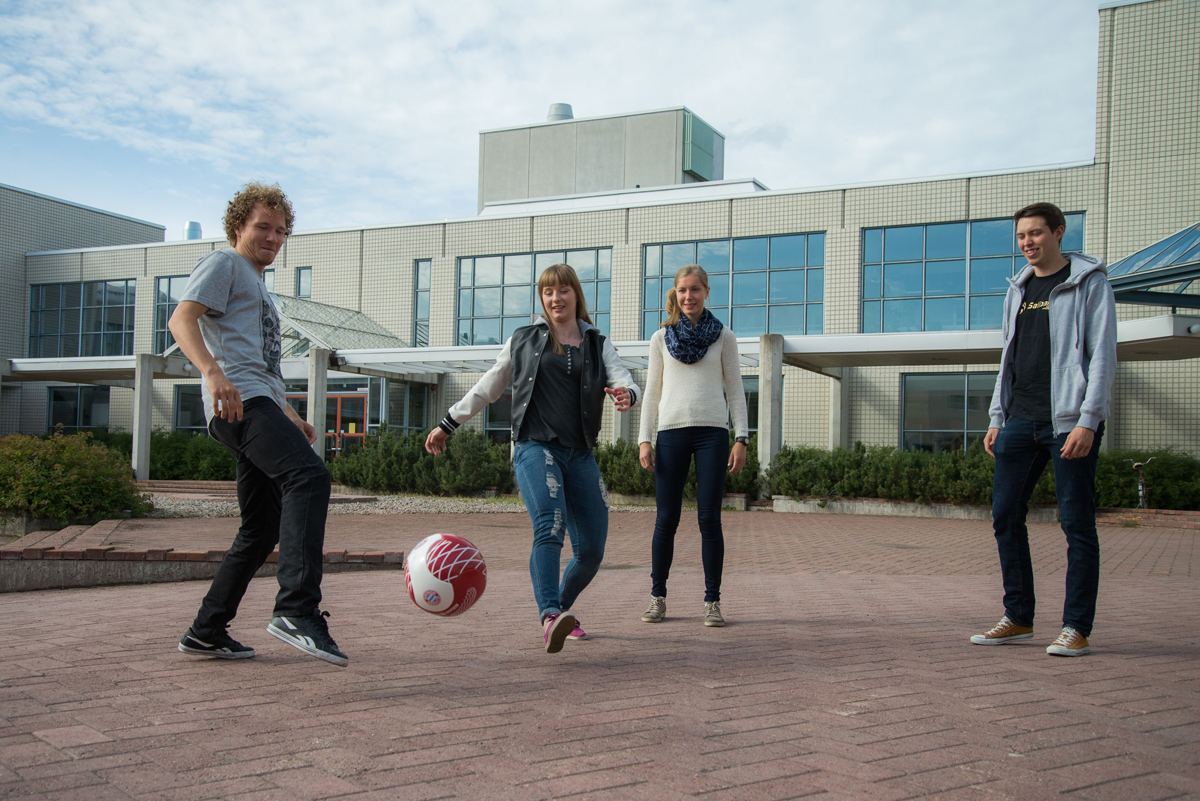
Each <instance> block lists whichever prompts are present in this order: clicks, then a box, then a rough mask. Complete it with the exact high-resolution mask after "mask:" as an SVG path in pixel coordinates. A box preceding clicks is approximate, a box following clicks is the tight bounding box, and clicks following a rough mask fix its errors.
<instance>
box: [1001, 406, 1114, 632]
mask: <svg viewBox="0 0 1200 801" xmlns="http://www.w3.org/2000/svg"><path fill="white" fill-rule="evenodd" d="M1068 433H1069V432H1068ZM1103 436H1104V424H1103V423H1101V424H1100V426H1099V428H1097V430H1096V435H1095V437H1094V438H1093V440H1092V450H1091V452H1090V453H1089V454H1088V455H1087V456H1084V457H1080V458H1078V459H1064V458H1062V456H1061V455H1060V451H1061V450H1062V446H1063V444H1064V443H1065V442H1066V441H1067V433H1063V434H1060V435H1058V436H1055V435H1054V427H1053V425H1051V424H1050V423H1034V422H1030V421H1029V420H1022V419H1021V418H1019V417H1010V418H1009V420H1008V422H1007V423H1005V425H1004V428H1002V429H1000V434H999V436H997V437H996V443H995V445H993V446H992V449H993V450H994V451H995V453H996V476H995V482H994V483H993V485H992V526H993V528H994V529H995V531H996V545H997V546H998V547H999V549H1000V572H1001V574H1002V576H1003V579H1004V612H1005V614H1006V615H1008V618H1009V620H1011V621H1013V622H1014V623H1016V624H1017V625H1020V626H1032V625H1033V615H1034V606H1035V601H1034V595H1033V562H1032V560H1031V558H1030V556H1029V530H1028V529H1027V528H1026V527H1025V516H1026V514H1027V512H1028V510H1029V499H1030V498H1031V497H1032V496H1033V489H1034V486H1035V485H1036V484H1037V481H1038V478H1040V477H1041V475H1042V470H1044V469H1045V467H1046V463H1047V462H1050V461H1053V462H1054V488H1055V494H1056V495H1057V498H1058V514H1059V518H1060V520H1061V521H1062V530H1063V533H1064V534H1066V535H1067V583H1066V600H1065V602H1064V603H1063V625H1064V626H1071V627H1072V628H1074V629H1077V630H1078V631H1079V633H1080V634H1082V635H1083V636H1085V637H1087V636H1089V635H1090V634H1091V633H1092V622H1093V621H1094V620H1095V617H1096V591H1097V588H1098V587H1099V584H1100V542H1099V540H1098V538H1097V536H1096V457H1097V456H1098V455H1099V453H1100V440H1101V438H1102V437H1103Z"/></svg>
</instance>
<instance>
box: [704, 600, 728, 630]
mask: <svg viewBox="0 0 1200 801" xmlns="http://www.w3.org/2000/svg"><path fill="white" fill-rule="evenodd" d="M704 625H706V626H716V627H717V628H720V627H721V626H724V625H725V617H724V616H723V615H722V614H721V602H720V601H711V602H706V603H705V604H704Z"/></svg>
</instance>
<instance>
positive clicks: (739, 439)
mask: <svg viewBox="0 0 1200 801" xmlns="http://www.w3.org/2000/svg"><path fill="white" fill-rule="evenodd" d="M733 441H734V442H740V443H742V444H743V445H749V444H750V438H749V437H734V438H733Z"/></svg>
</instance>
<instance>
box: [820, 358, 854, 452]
mask: <svg viewBox="0 0 1200 801" xmlns="http://www.w3.org/2000/svg"><path fill="white" fill-rule="evenodd" d="M833 369H836V373H834V372H833ZM848 373H849V368H848V367H838V368H831V371H830V372H827V373H826V375H828V376H829V450H833V449H834V448H848V447H849V444H848V442H847V440H849V438H850V392H849V390H848V389H847V388H846V381H847V380H848Z"/></svg>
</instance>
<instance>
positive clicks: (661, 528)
mask: <svg viewBox="0 0 1200 801" xmlns="http://www.w3.org/2000/svg"><path fill="white" fill-rule="evenodd" d="M693 455H695V457H696V482H697V485H698V488H697V490H696V512H697V518H698V521H697V522H699V524H700V559H701V561H702V562H703V563H704V601H705V603H708V602H710V601H719V600H721V570H722V567H723V566H724V564H725V538H724V536H723V535H722V533H721V502H722V501H723V500H724V499H725V470H726V469H727V467H728V465H729V432H728V431H727V430H726V429H724V428H717V427H716V426H691V427H689V428H669V429H667V430H666V431H659V432H658V443H657V447H656V448H655V449H654V500H655V502H656V503H657V506H658V517H656V518H655V520H654V539H653V540H652V541H651V543H650V583H651V586H650V594H651V595H661V596H663V597H666V594H667V577H668V576H669V575H670V573H671V562H672V560H673V559H674V557H675V530H676V529H677V528H678V527H679V513H680V510H681V509H682V507H683V487H684V485H685V484H686V483H687V476H688V468H689V467H690V466H691V463H692V456H693Z"/></svg>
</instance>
